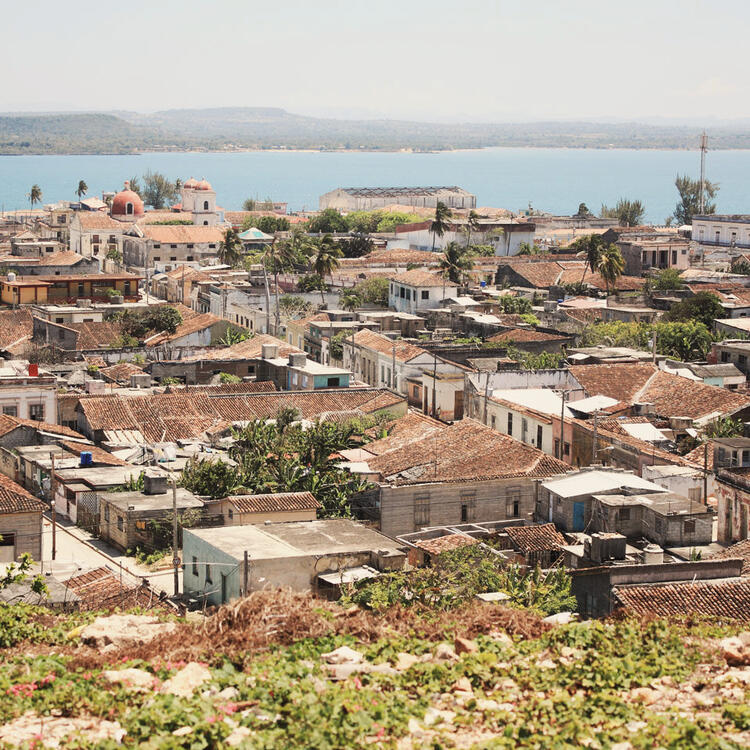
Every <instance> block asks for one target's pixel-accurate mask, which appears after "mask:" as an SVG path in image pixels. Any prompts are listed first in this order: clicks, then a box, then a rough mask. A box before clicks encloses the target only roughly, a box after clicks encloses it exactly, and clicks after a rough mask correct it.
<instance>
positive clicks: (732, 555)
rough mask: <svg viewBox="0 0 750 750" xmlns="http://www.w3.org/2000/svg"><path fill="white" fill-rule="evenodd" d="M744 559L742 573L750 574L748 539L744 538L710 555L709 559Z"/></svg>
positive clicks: (749, 543) (744, 574) (749, 540)
mask: <svg viewBox="0 0 750 750" xmlns="http://www.w3.org/2000/svg"><path fill="white" fill-rule="evenodd" d="M738 558H740V559H742V560H744V562H743V564H742V575H743V576H750V539H744V540H743V541H741V542H737V544H733V545H731V546H730V547H727V548H726V549H723V550H722V551H721V552H717V553H716V554H715V555H711V558H710V559H711V560H735V559H738Z"/></svg>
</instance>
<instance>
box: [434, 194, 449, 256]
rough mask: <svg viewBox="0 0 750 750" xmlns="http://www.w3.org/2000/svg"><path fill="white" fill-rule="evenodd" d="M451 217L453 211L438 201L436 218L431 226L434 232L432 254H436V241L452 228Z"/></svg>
mask: <svg viewBox="0 0 750 750" xmlns="http://www.w3.org/2000/svg"><path fill="white" fill-rule="evenodd" d="M450 217H451V210H450V209H449V208H448V206H446V205H445V203H443V202H442V201H438V202H437V205H436V206H435V218H434V219H433V220H432V223H431V224H430V232H432V252H433V253H434V252H435V240H436V239H437V238H438V237H442V236H443V235H444V234H445V232H446V230H447V229H448V227H449V226H450V224H449V222H448V219H450Z"/></svg>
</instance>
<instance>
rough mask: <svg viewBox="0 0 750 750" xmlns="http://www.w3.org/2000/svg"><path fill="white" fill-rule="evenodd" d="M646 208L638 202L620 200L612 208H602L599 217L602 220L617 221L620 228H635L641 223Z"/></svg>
mask: <svg viewBox="0 0 750 750" xmlns="http://www.w3.org/2000/svg"><path fill="white" fill-rule="evenodd" d="M645 213H646V207H645V206H644V205H643V203H642V202H641V201H639V200H632V201H631V200H627V199H625V198H620V200H618V201H617V203H616V204H615V207H614V208H610V207H609V206H604V205H603V206H602V210H601V212H600V216H601V217H602V218H603V219H617V220H618V222H619V223H620V226H621V227H636V226H638V225H639V224H641V223H642V222H643V216H644V214H645Z"/></svg>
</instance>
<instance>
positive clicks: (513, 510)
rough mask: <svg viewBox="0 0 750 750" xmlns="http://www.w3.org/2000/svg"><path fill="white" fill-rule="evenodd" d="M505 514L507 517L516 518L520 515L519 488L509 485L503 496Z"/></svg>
mask: <svg viewBox="0 0 750 750" xmlns="http://www.w3.org/2000/svg"><path fill="white" fill-rule="evenodd" d="M505 515H506V517H508V518H518V517H519V516H520V515H521V490H520V488H519V487H511V488H510V489H509V490H508V492H507V494H506V496H505Z"/></svg>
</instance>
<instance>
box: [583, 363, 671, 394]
mask: <svg viewBox="0 0 750 750" xmlns="http://www.w3.org/2000/svg"><path fill="white" fill-rule="evenodd" d="M569 369H570V372H571V374H572V375H573V376H574V377H575V379H576V380H577V381H578V382H579V383H580V384H581V385H582V386H583V387H584V389H585V390H586V393H587V394H588V395H589V396H599V395H601V396H609V397H610V398H614V399H617V400H618V401H625V402H626V403H632V402H633V400H634V399H635V396H636V394H637V393H638V392H639V391H640V390H641V388H643V386H644V385H646V383H647V382H648V379H649V378H650V377H652V376H653V375H654V373H655V372H656V371H657V368H656V367H654V365H652V364H650V363H648V362H645V363H644V362H636V363H632V364H631V363H623V364H619V365H572V366H571V367H570V368H569ZM643 400H645V399H643Z"/></svg>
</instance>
